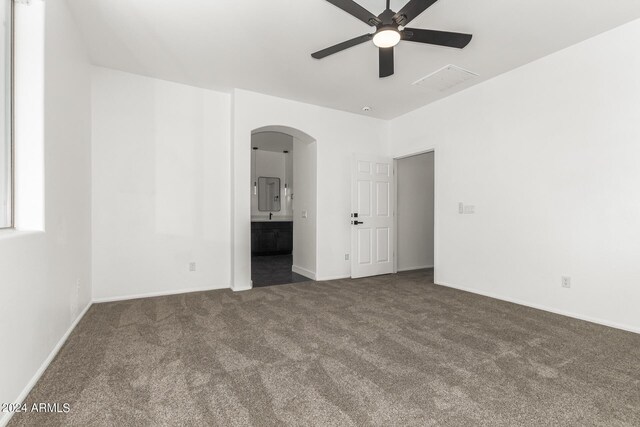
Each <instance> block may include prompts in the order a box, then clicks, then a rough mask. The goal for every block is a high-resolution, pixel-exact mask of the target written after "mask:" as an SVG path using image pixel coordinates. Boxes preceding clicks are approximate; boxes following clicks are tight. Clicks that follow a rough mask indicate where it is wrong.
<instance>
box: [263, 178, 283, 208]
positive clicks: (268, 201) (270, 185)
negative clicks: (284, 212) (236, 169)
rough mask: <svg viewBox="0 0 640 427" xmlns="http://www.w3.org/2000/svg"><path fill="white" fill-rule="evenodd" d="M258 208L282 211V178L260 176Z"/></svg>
mask: <svg viewBox="0 0 640 427" xmlns="http://www.w3.org/2000/svg"><path fill="white" fill-rule="evenodd" d="M258 210H259V211H261V212H280V178H274V177H265V176H261V177H259V178H258Z"/></svg>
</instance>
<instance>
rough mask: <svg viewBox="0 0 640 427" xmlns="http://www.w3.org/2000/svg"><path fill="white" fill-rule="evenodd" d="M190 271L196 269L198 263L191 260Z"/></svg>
mask: <svg viewBox="0 0 640 427" xmlns="http://www.w3.org/2000/svg"><path fill="white" fill-rule="evenodd" d="M189 271H196V263H195V262H193V261H191V262H190V263H189Z"/></svg>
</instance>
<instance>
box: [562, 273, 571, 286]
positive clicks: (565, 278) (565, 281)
mask: <svg viewBox="0 0 640 427" xmlns="http://www.w3.org/2000/svg"><path fill="white" fill-rule="evenodd" d="M562 287H563V288H570V287H571V277H569V276H562Z"/></svg>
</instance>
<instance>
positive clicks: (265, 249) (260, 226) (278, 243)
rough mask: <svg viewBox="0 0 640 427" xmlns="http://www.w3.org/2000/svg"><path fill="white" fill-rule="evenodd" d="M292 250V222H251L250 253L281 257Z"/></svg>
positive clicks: (274, 220) (275, 220)
mask: <svg viewBox="0 0 640 427" xmlns="http://www.w3.org/2000/svg"><path fill="white" fill-rule="evenodd" d="M292 250H293V221H278V220H277V219H273V220H268V219H267V220H257V221H254V220H252V221H251V253H252V254H253V255H283V254H290V253H291V251H292Z"/></svg>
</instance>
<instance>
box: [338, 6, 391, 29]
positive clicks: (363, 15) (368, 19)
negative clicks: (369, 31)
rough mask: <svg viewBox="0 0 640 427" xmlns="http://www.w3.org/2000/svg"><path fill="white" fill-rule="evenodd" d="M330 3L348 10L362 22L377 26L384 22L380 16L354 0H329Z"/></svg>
mask: <svg viewBox="0 0 640 427" xmlns="http://www.w3.org/2000/svg"><path fill="white" fill-rule="evenodd" d="M327 1H328V2H329V3H331V4H333V5H334V6H337V7H339V8H340V9H342V10H344V11H345V12H347V13H348V14H349V15H352V16H355V17H356V18H358V19H359V20H361V21H362V22H364V23H365V24H367V25H371V26H372V27H373V26H376V25H379V24H381V23H382V21H380V19H378V17H376V16H375V15H374V14H373V13H371V12H369V11H368V10H367V9H365V8H364V7H362V6H360V5H359V4H358V3H356V2H355V1H353V0H327Z"/></svg>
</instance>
